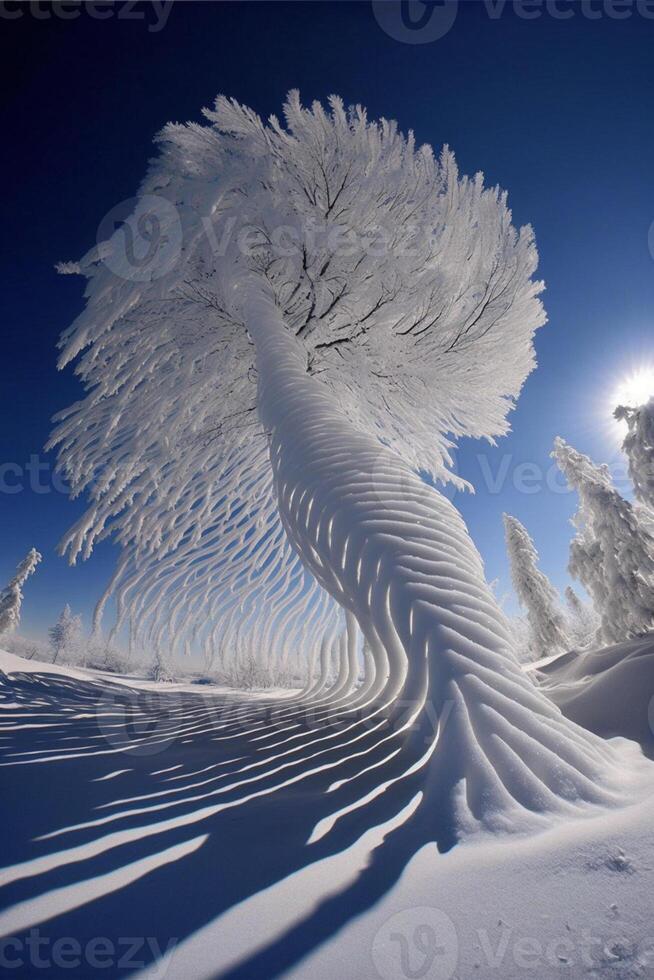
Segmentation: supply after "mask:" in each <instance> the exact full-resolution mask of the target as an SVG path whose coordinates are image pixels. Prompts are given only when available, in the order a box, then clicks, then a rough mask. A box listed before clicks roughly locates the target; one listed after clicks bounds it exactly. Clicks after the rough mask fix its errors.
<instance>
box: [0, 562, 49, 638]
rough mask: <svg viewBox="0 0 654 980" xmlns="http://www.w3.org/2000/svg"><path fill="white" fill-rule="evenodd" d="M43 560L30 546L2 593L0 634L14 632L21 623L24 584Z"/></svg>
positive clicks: (0, 599)
mask: <svg viewBox="0 0 654 980" xmlns="http://www.w3.org/2000/svg"><path fill="white" fill-rule="evenodd" d="M40 561H41V555H40V554H39V552H38V551H37V550H36V548H30V550H29V551H28V553H27V555H26V556H25V558H23V560H22V562H21V563H20V565H19V566H18V568H17V569H16V574H15V575H14V577H13V578H12V580H11V582H10V583H9V585H8V586H7V588H6V589H5V590H4V591H3V592H2V594H0V636H1V635H2V634H3V633H11V632H13V631H14V630H15V629H16V627H17V626H18V624H19V623H20V607H21V605H22V602H23V586H24V585H25V582H26V581H27V579H28V578H29V577H30V575H31V574H32V573H33V572H34V570H35V569H36V566H37V565H38V563H39V562H40Z"/></svg>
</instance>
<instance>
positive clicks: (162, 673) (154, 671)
mask: <svg viewBox="0 0 654 980" xmlns="http://www.w3.org/2000/svg"><path fill="white" fill-rule="evenodd" d="M148 679H149V680H151V681H156V682H157V683H158V684H170V683H171V682H172V681H174V679H175V678H174V677H173V673H172V671H171V669H170V665H169V663H168V660H167V659H166V657H165V656H164V655H163V653H162V652H161V650H160V649H159V648H158V647H157V648H156V649H155V651H154V654H153V657H152V663H151V665H150V671H149V673H148Z"/></svg>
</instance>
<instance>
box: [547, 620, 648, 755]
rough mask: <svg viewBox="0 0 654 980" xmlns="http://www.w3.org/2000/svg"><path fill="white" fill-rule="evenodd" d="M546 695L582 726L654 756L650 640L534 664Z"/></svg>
mask: <svg viewBox="0 0 654 980" xmlns="http://www.w3.org/2000/svg"><path fill="white" fill-rule="evenodd" d="M534 669H536V670H539V671H540V672H541V673H542V674H543V675H544V683H545V686H546V689H547V691H548V693H549V695H550V697H551V698H552V699H553V700H554V701H555V702H556V703H557V704H558V705H559V707H560V708H561V710H562V711H563V712H564V713H565V714H566V715H568V717H569V718H572V720H573V721H576V722H577V723H578V724H579V725H583V727H584V728H589V729H590V730H591V731H593V732H596V733H597V734H598V735H602V736H603V737H604V738H610V737H612V736H613V735H622V736H624V737H625V738H630V739H633V740H634V741H635V742H640V744H641V745H642V747H643V749H644V751H645V752H646V753H647V754H648V755H650V756H652V757H654V637H653V636H652V635H649V636H645V637H642V638H641V639H637V640H631V641H629V642H627V643H618V644H616V645H615V646H610V647H606V648H605V649H603V650H593V651H581V652H577V651H574V650H573V651H572V652H571V653H564V654H562V655H560V656H558V657H554V658H553V659H550V660H547V661H541V662H540V664H536V665H535V666H534Z"/></svg>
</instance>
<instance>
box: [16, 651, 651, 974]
mask: <svg viewBox="0 0 654 980" xmlns="http://www.w3.org/2000/svg"><path fill="white" fill-rule="evenodd" d="M616 656H617V654H616ZM560 659H563V658H560ZM643 659H645V658H644V657H643ZM571 662H572V658H571V659H569V660H568V661H564V663H566V664H567V667H566V672H567V674H568V676H569V678H570V680H569V683H570V685H571V686H573V684H574V683H575V682H577V681H578V682H579V683H580V684H582V686H583V683H582V681H581V680H580V679H579V678H580V677H582V676H586V674H584V673H583V672H581V673H580V674H579V677H573V673H574V670H573V668H572V666H571ZM617 668H618V664H617V663H615V664H613V666H612V667H609V670H610V671H611V670H615V669H617ZM558 669H559V671H560V670H562V669H563V665H562V664H559V668H558ZM585 669H586V670H590V668H589V667H587V668H585ZM0 671H3V672H4V676H3V675H2V674H0V709H1V710H0V782H1V783H2V786H3V797H4V798H5V799H6V798H9V799H10V800H12V802H13V804H14V805H12V806H10V807H3V811H2V823H3V827H2V839H3V840H5V841H7V840H11V842H12V844H11V848H10V849H5V853H4V855H3V857H2V859H1V860H2V864H3V865H4V866H3V867H2V868H0V934H1V935H4V936H7V937H9V938H10V940H11V945H10V946H9V947H6V954H7V956H8V957H9V959H12V958H13V959H14V960H15V959H16V958H20V960H21V963H20V969H18V970H14V971H13V972H14V975H19V976H21V977H40V976H44V975H47V976H49V977H62V978H63V977H75V978H77V977H79V978H84V980H89V978H92V977H94V976H96V975H99V976H105V977H106V976H111V977H112V978H113V977H119V976H124V975H127V974H128V973H134V972H135V971H137V972H139V973H140V974H142V975H143V976H145V977H149V978H161V977H164V976H165V977H166V978H167V980H178V978H179V980H194V978H197V980H209V978H213V977H228V978H230V980H259V978H261V980H268V978H272V977H277V976H279V977H285V978H286V980H291V978H292V980H333V978H334V977H343V978H344V980H374V978H375V977H381V978H382V980H409V978H417V977H424V978H427V980H450V978H453V977H457V978H459V980H468V978H473V977H479V978H480V980H489V978H490V980H492V978H495V977H496V978H497V980H526V978H527V980H528V978H532V977H533V978H534V980H541V978H542V980H545V978H548V980H549V978H551V977H557V976H561V977H573V978H586V977H588V978H625V980H626V978H637V977H643V978H647V977H651V976H652V975H653V972H654V928H653V927H652V925H651V923H652V921H653V913H654V828H653V827H652V821H651V803H652V800H651V798H650V799H648V800H647V801H645V802H644V803H640V804H637V805H633V806H630V807H626V808H624V809H614V810H611V811H596V815H594V816H588V817H586V818H585V819H579V820H575V821H569V822H566V823H563V822H559V823H557V824H554V825H552V826H551V828H550V829H549V830H547V831H545V832H541V833H539V834H535V835H531V836H523V837H516V836H513V837H511V838H495V837H491V836H485V837H481V838H478V839H476V840H475V841H474V842H471V843H467V844H465V845H460V846H457V847H454V848H453V849H452V850H450V851H449V852H447V853H444V854H443V853H439V852H438V850H437V848H436V846H435V845H434V844H432V843H429V842H428V832H429V831H430V830H431V826H428V827H427V828H425V826H424V818H423V823H421V818H420V813H421V809H420V808H419V807H418V803H419V796H420V794H419V793H417V794H416V795H415V796H413V797H410V798H408V799H406V800H403V799H398V798H394V799H393V801H392V802H393V804H394V805H388V804H387V805H382V802H381V799H382V798H381V797H380V802H379V806H378V807H377V808H376V809H373V810H372V811H371V810H370V808H368V809H367V810H366V811H365V819H362V818H360V817H358V816H357V814H358V813H359V812H360V811H358V810H357V805H358V800H357V797H356V795H354V796H353V798H352V808H353V809H352V812H351V814H350V818H351V820H350V822H349V823H347V822H346V823H345V824H344V825H343V824H342V821H341V822H339V823H338V824H337V825H336V828H335V830H331V828H332V827H333V823H334V821H333V809H334V805H333V803H332V802H331V799H332V796H333V794H332V793H330V791H329V787H330V786H331V785H332V784H333V781H334V776H335V774H336V773H339V775H341V776H342V777H343V778H347V767H348V765H349V764H350V760H351V757H353V756H354V754H355V752H356V751H357V747H356V746H353V745H351V744H349V743H348V733H347V731H346V730H345V729H343V730H341V731H339V732H338V734H337V735H336V736H335V738H336V743H337V744H336V745H335V746H332V747H331V748H329V749H326V748H325V739H326V738H327V737H328V736H329V734H330V733H329V731H326V730H325V728H324V727H323V726H320V727H319V728H316V729H314V730H313V731H309V730H308V729H307V728H306V726H304V725H303V724H301V723H300V719H299V716H298V715H296V714H293V712H292V711H291V710H290V704H289V705H285V704H284V703H283V702H280V700H279V699H277V700H276V701H273V702H272V704H273V708H272V709H271V711H270V712H268V708H267V706H266V705H265V703H264V701H263V700H262V698H261V697H260V696H259V697H256V696H252V695H249V694H239V695H238V696H236V695H234V693H233V692H232V693H231V694H228V693H227V692H225V691H221V690H218V689H210V688H209V689H208V688H202V689H198V688H197V687H194V686H192V685H187V687H186V688H184V689H180V690H174V689H171V685H160V686H159V687H158V688H157V686H156V685H154V686H153V685H152V684H151V683H148V682H143V683H145V684H147V689H145V688H139V687H137V686H136V684H135V683H133V682H130V681H129V680H128V679H122V682H121V683H116V682H115V679H114V678H109V677H107V676H103V675H99V674H96V673H94V672H92V671H82V670H80V669H72V668H67V667H63V666H62V667H59V668H57V667H56V666H55V667H53V666H52V665H51V664H35V663H34V662H33V661H29V662H27V661H21V660H20V658H18V657H10V656H9V655H5V654H0ZM600 679H601V678H600V676H599V674H598V672H597V671H595V675H594V678H593V679H591V681H590V682H587V683H599V681H600ZM328 744H330V745H331V743H328ZM330 767H331V768H330ZM328 830H329V831H330V832H327V831H328ZM30 930H32V931H33V930H36V932H32V933H31V934H32V936H34V935H36V936H38V939H39V941H40V942H41V946H40V947H39V950H38V955H39V956H41V958H42V960H43V959H45V960H46V961H48V960H49V961H50V965H49V967H48V968H47V969H46V970H45V973H44V967H43V965H41V966H39V965H37V963H36V961H35V955H36V954H35V952H34V948H33V947H32V948H30V947H29V945H28V944H29V938H30ZM125 937H137V939H136V940H135V941H134V942H135V943H136V947H133V948H132V949H131V950H130V949H128V948H127V947H126V945H125V943H126V940H125ZM71 938H72V939H73V940H74V941H75V942H76V943H77V944H78V946H79V950H80V954H79V956H78V960H79V962H78V963H77V961H76V963H77V965H72V964H71V962H68V963H65V964H64V965H61V955H60V949H59V953H58V952H57V946H56V943H57V942H58V941H59V942H61V941H62V940H65V939H71ZM99 938H101V939H103V940H104V946H103V949H104V954H103V964H104V965H102V966H100V965H98V957H97V955H96V953H97V941H98V939H99ZM94 943H95V944H96V945H94ZM4 949H5V947H2V946H1V945H0V951H2V950H4ZM57 956H58V957H59V959H57ZM100 959H101V960H102V958H100Z"/></svg>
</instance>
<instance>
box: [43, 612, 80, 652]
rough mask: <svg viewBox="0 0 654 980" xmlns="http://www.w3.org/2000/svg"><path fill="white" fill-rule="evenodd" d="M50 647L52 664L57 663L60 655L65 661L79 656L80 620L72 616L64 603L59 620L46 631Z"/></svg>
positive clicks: (78, 617)
mask: <svg viewBox="0 0 654 980" xmlns="http://www.w3.org/2000/svg"><path fill="white" fill-rule="evenodd" d="M48 636H49V638H50V646H51V647H52V654H53V656H52V662H53V664H54V663H56V662H57V660H58V659H59V657H60V655H61V654H64V655H65V656H66V659H68V660H70V659H77V658H78V657H79V654H80V648H81V641H82V620H81V617H80V616H73V614H72V612H71V608H70V606H69V605H68V603H66V605H65V606H64V608H63V610H62V612H61V613H60V615H59V619H58V620H57V622H56V623H55V624H54V626H51V627H50V629H49V630H48Z"/></svg>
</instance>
